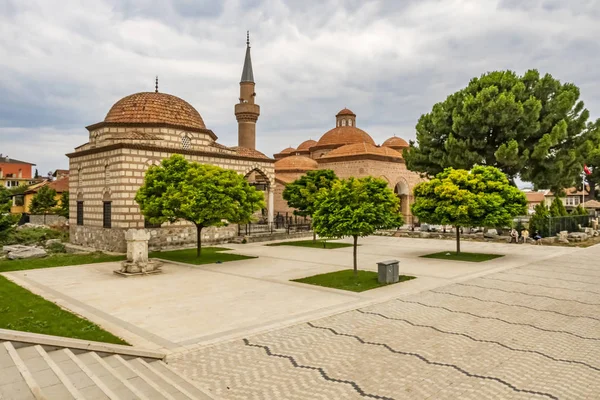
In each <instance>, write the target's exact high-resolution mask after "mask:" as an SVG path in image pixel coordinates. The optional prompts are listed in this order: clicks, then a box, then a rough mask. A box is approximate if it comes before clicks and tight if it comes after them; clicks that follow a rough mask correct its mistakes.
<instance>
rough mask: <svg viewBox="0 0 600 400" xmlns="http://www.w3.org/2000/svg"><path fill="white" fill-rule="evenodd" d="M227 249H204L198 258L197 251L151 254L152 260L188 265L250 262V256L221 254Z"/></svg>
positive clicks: (157, 252)
mask: <svg viewBox="0 0 600 400" xmlns="http://www.w3.org/2000/svg"><path fill="white" fill-rule="evenodd" d="M225 250H231V249H226V248H223V247H203V248H202V254H201V255H200V257H196V249H185V250H173V251H153V252H151V253H150V254H149V257H150V258H162V259H163V260H171V261H178V262H182V263H187V264H196V265H200V264H214V263H217V262H227V261H237V260H248V259H250V258H256V257H248V256H240V255H238V254H227V253H221V252H222V251H225Z"/></svg>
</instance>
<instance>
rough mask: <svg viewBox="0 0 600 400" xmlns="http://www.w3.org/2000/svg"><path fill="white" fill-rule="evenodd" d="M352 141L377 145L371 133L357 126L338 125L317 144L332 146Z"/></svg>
mask: <svg viewBox="0 0 600 400" xmlns="http://www.w3.org/2000/svg"><path fill="white" fill-rule="evenodd" d="M351 143H369V144H371V145H373V146H375V141H374V140H373V138H372V137H371V136H369V134H368V133H367V132H365V131H363V130H362V129H358V128H357V127H355V126H338V127H336V128H333V129H331V130H330V131H328V132H326V133H325V134H324V135H323V136H321V139H319V141H318V142H317V144H316V145H315V146H319V147H321V146H323V147H332V146H335V145H339V146H343V145H345V144H351Z"/></svg>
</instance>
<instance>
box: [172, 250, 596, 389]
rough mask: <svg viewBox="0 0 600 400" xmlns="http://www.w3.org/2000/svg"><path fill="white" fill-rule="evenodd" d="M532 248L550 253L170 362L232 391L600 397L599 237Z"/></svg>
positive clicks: (211, 384)
mask: <svg viewBox="0 0 600 400" xmlns="http://www.w3.org/2000/svg"><path fill="white" fill-rule="evenodd" d="M513 246H514V247H513V249H514V250H513V252H519V251H522V249H521V247H518V246H516V245H513ZM523 248H524V249H525V250H526V251H528V252H529V251H531V253H535V252H536V251H545V252H547V254H548V255H549V257H547V258H545V259H543V258H539V257H538V258H537V259H535V257H533V259H531V260H529V262H528V263H526V264H523V265H513V267H512V268H510V267H509V268H504V269H502V268H498V269H491V270H489V269H488V270H487V271H484V272H483V273H480V274H471V275H470V276H468V275H467V276H463V277H462V278H464V279H454V280H452V282H451V283H449V284H448V283H446V284H445V285H437V286H436V287H434V288H432V289H429V290H424V291H421V292H420V293H415V294H410V295H403V294H400V295H396V296H395V298H392V299H390V300H387V301H382V302H379V303H377V304H371V305H365V306H361V307H359V308H357V309H354V310H351V311H347V312H343V313H338V314H336V315H332V316H329V317H325V318H321V319H316V320H312V321H308V322H303V323H300V324H296V325H294V326H290V327H286V328H282V329H277V330H271V331H269V332H265V333H260V334H257V335H246V336H244V337H243V338H240V339H238V340H234V341H231V342H227V343H220V344H216V345H212V346H205V347H201V348H197V349H195V350H191V351H188V352H183V353H178V354H173V355H171V356H169V359H168V361H169V364H170V365H171V366H172V367H174V368H175V369H176V370H178V371H180V372H181V373H183V374H185V375H186V376H188V377H191V378H193V379H196V380H197V381H198V382H199V383H200V385H201V386H203V387H206V388H208V389H209V390H210V391H211V392H212V393H215V394H216V395H217V396H221V398H223V399H261V400H268V399H277V400H283V399H327V400H332V399H362V398H371V399H415V400H418V399H436V400H442V399H599V398H600V288H598V286H599V285H600V264H599V263H598V260H599V259H600V246H596V247H592V248H588V249H581V250H580V249H574V250H572V251H566V252H565V253H563V254H562V255H561V254H560V253H554V255H552V254H553V252H556V248H551V247H543V250H541V249H540V250H538V249H539V248H538V247H533V246H526V247H523ZM503 249H506V248H503ZM495 261H496V260H495ZM495 261H494V262H495ZM506 261H509V264H510V259H509V258H506V259H505V262H506ZM483 264H486V263H483ZM500 264H502V263H501V262H500ZM401 266H402V264H401ZM398 286H401V285H398Z"/></svg>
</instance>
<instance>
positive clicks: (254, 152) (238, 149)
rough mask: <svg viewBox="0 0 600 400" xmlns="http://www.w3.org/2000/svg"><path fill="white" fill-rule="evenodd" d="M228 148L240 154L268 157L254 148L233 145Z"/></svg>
mask: <svg viewBox="0 0 600 400" xmlns="http://www.w3.org/2000/svg"><path fill="white" fill-rule="evenodd" d="M229 149H231V150H233V151H235V152H236V153H237V154H239V155H240V156H244V157H253V158H266V159H269V157H267V156H266V155H264V154H263V153H261V152H260V151H258V150H254V149H249V148H247V147H240V146H234V147H230V148H229Z"/></svg>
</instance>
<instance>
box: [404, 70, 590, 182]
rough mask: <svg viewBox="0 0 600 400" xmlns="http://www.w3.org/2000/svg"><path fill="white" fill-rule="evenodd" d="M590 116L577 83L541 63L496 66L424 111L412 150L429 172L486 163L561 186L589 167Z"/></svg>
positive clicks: (409, 156) (414, 160)
mask: <svg viewBox="0 0 600 400" xmlns="http://www.w3.org/2000/svg"><path fill="white" fill-rule="evenodd" d="M588 118H589V112H588V111H587V110H586V109H585V108H584V104H583V101H581V100H579V88H578V87H577V86H575V85H574V84H571V83H564V84H563V83H561V82H560V81H558V80H556V79H554V78H553V77H552V76H551V75H549V74H546V75H544V76H540V74H539V72H538V71H536V70H529V71H527V72H526V73H525V74H524V75H523V76H519V75H517V74H516V73H514V72H512V71H495V72H490V73H487V74H484V75H482V76H481V77H479V78H473V79H472V80H471V81H470V82H469V84H468V86H467V87H466V88H464V89H462V90H459V91H458V92H456V93H454V94H451V95H450V96H448V98H447V99H446V100H445V101H443V102H441V103H437V104H435V105H434V106H433V109H432V111H431V112H430V113H428V114H424V115H422V116H421V118H420V119H419V121H418V123H417V126H416V130H417V140H416V142H412V141H411V146H410V148H409V149H407V150H406V151H405V152H404V153H405V154H404V157H405V159H406V162H407V166H408V168H409V169H411V170H413V171H418V172H421V173H424V174H426V175H428V176H435V175H436V174H438V173H440V172H442V171H443V170H444V169H446V168H448V167H452V168H457V169H467V170H468V169H471V168H472V167H473V166H475V165H486V166H494V167H497V168H499V169H500V170H501V171H502V172H504V173H505V174H506V176H507V177H508V178H509V179H510V180H511V182H514V180H515V179H516V178H517V177H520V178H521V179H522V180H525V181H528V182H532V183H533V184H534V186H535V187H537V188H548V189H552V190H554V191H560V190H561V189H563V188H566V187H570V186H572V185H573V184H574V183H575V180H576V179H577V177H578V176H579V174H580V173H581V167H582V165H581V159H580V157H579V156H578V152H577V148H578V146H580V145H581V144H580V137H581V135H582V132H583V131H584V129H585V128H586V125H587V120H588Z"/></svg>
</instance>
